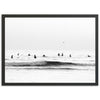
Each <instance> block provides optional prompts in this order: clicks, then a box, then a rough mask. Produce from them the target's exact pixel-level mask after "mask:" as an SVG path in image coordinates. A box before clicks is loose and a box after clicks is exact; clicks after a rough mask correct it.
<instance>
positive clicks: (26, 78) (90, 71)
mask: <svg viewBox="0 0 100 100" xmlns="http://www.w3.org/2000/svg"><path fill="white" fill-rule="evenodd" d="M58 53H59V54H60V55H58ZM62 53H63V55H62ZM12 55H13V56H12ZM34 55H35V56H36V58H34ZM43 55H45V56H43ZM11 56H12V58H11ZM5 82H6V83H14V82H15V83H91V82H92V83H95V53H94V52H93V51H67V52H66V51H63V52H62V51H50V50H49V51H33V50H31V51H25V50H24V51H23V50H22V51H18V50H17V51H16V50H15V51H11V50H10V51H7V52H6V57H5Z"/></svg>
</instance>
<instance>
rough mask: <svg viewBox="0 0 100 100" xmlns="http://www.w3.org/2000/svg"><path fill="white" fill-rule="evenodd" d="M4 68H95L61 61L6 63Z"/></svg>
mask: <svg viewBox="0 0 100 100" xmlns="http://www.w3.org/2000/svg"><path fill="white" fill-rule="evenodd" d="M5 65H6V66H39V67H42V66H44V67H45V66H51V67H52V66H63V65H64V66H95V63H79V62H61V61H35V62H6V63H5Z"/></svg>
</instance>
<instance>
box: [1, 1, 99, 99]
mask: <svg viewBox="0 0 100 100" xmlns="http://www.w3.org/2000/svg"><path fill="white" fill-rule="evenodd" d="M0 14H100V0H1V1H0ZM0 18H1V15H0ZM0 22H1V20H0ZM0 27H1V24H0ZM0 39H1V38H0ZM0 41H1V40H0ZM0 45H1V44H0ZM99 69H100V68H99ZM0 72H1V67H0ZM0 78H1V74H0ZM0 84H1V79H0ZM95 99H97V100H99V99H100V86H56V87H55V86H50V87H48V86H45V87H43V86H23V87H22V86H17V87H15V86H12V87H11V86H9V87H8V86H5V87H4V86H0V100H95Z"/></svg>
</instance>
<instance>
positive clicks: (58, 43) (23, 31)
mask: <svg viewBox="0 0 100 100" xmlns="http://www.w3.org/2000/svg"><path fill="white" fill-rule="evenodd" d="M97 19H98V16H97V15H2V37H3V38H4V39H3V42H2V43H3V44H2V52H3V53H2V56H3V59H2V60H4V61H3V62H2V77H3V78H2V81H3V84H8V85H9V84H16V85H17V84H22V85H23V84H26V85H30V84H31V85H36V84H38V85H42V84H45V85H63V84H64V85H68V84H69V85H70V84H72V85H75V84H79V85H82V84H83V85H85V84H86V85H96V84H97V81H98V80H97V78H98V59H97V58H98V57H97V56H98V37H97V36H98V25H97V21H98V20H97Z"/></svg>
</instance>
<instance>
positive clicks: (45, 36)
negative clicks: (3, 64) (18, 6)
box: [5, 18, 95, 50]
mask: <svg viewBox="0 0 100 100" xmlns="http://www.w3.org/2000/svg"><path fill="white" fill-rule="evenodd" d="M5 22H6V23H5V42H6V43H5V44H6V50H9V49H11V50H17V49H27V50H30V49H31V50H61V49H65V50H94V49H95V18H6V21H5Z"/></svg>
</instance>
